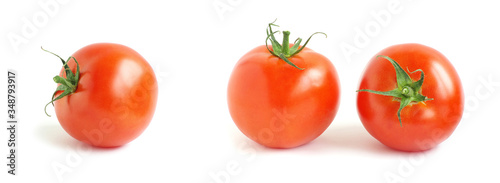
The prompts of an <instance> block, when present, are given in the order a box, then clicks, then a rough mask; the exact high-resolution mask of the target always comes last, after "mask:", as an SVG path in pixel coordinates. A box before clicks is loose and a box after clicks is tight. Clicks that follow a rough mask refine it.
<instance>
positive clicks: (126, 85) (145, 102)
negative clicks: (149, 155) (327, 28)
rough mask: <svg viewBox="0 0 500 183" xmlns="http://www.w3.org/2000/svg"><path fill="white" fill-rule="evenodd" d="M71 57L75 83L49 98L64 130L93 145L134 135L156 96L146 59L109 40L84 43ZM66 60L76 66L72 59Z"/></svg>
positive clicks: (147, 119)
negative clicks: (77, 77) (77, 76)
mask: <svg viewBox="0 0 500 183" xmlns="http://www.w3.org/2000/svg"><path fill="white" fill-rule="evenodd" d="M73 57H75V58H76V60H77V61H78V63H79V65H80V72H81V74H80V81H79V82H78V88H77V90H76V91H75V92H74V93H73V94H71V95H68V96H65V97H63V98H62V99H60V100H57V101H55V102H54V104H55V111H56V115H57V119H58V120H59V122H60V124H61V126H62V127H63V128H64V130H65V131H66V132H67V133H68V134H70V135H71V136H72V137H74V138H75V139H77V140H79V141H82V142H85V143H88V144H91V145H93V146H98V147H116V146H121V145H124V144H126V143H128V142H130V141H132V140H134V139H135V138H137V137H138V136H139V135H140V134H141V133H142V132H143V131H144V130H145V129H146V127H147V126H148V125H149V122H150V121H151V119H152V117H153V114H154V111H155V108H156V102H157V97H158V85H157V82H156V76H155V74H154V71H153V69H152V68H151V66H150V65H149V64H148V62H147V61H146V60H145V59H144V58H143V57H142V56H141V55H139V53H137V52H136V51H134V50H132V49H131V48H128V47H126V46H123V45H119V44H113V43H97V44H92V45H88V46H86V47H83V48H81V49H80V50H78V51H77V52H75V53H74V54H73ZM68 65H69V67H70V68H71V69H72V71H73V72H75V71H76V63H75V62H73V61H70V62H69V63H68ZM63 75H64V74H63V70H61V74H60V76H63ZM64 77H65V76H64Z"/></svg>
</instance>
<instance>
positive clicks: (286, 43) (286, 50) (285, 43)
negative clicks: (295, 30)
mask: <svg viewBox="0 0 500 183" xmlns="http://www.w3.org/2000/svg"><path fill="white" fill-rule="evenodd" d="M289 39H290V31H283V44H281V45H283V47H282V49H281V53H283V54H285V56H286V57H288V53H289V52H290V48H289V46H290V43H289V41H290V40H289Z"/></svg>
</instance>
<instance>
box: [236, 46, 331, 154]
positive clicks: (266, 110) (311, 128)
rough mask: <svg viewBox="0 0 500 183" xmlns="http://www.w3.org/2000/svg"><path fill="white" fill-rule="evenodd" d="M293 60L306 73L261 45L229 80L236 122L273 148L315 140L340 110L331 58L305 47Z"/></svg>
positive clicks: (294, 145) (254, 139) (242, 128)
mask: <svg viewBox="0 0 500 183" xmlns="http://www.w3.org/2000/svg"><path fill="white" fill-rule="evenodd" d="M269 49H272V48H271V46H269ZM289 60H290V61H291V62H293V63H294V64H296V65H297V66H299V67H301V68H305V70H299V69H297V68H294V67H292V66H291V65H289V64H287V63H286V62H285V61H283V60H281V59H279V58H278V57H276V56H273V55H271V54H270V53H269V51H268V50H267V49H266V46H264V45H263V46H259V47H256V48H255V49H253V50H251V51H250V52H248V53H247V54H245V55H244V56H243V57H242V58H241V59H240V60H239V61H238V63H237V64H236V66H235V67H234V69H233V72H232V74H231V77H230V80H229V85H228V98H227V99H228V107H229V112H230V114H231V117H232V119H233V121H234V123H235V124H236V126H237V127H238V128H239V129H240V131H241V132H243V134H245V135H246V136H247V137H249V138H250V139H252V140H253V141H255V142H257V143H259V144H261V145H264V146H267V147H271V148H292V147H296V146H300V145H303V144H306V143H308V142H310V141H312V140H314V139H315V138H317V137H318V136H319V135H321V134H322V133H323V132H324V131H325V130H326V128H328V126H329V125H330V123H331V122H332V120H333V119H334V117H335V115H336V113H337V109H338V105H339V97H340V86H339V80H338V76H337V71H336V70H335V68H334V66H333V65H332V63H331V62H330V61H329V60H328V59H327V58H326V57H324V56H322V55H321V54H319V53H316V52H314V51H312V50H311V49H308V48H304V50H302V52H300V53H298V54H297V55H295V56H293V57H290V58H289Z"/></svg>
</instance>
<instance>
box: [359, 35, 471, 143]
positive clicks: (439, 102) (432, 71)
mask: <svg viewBox="0 0 500 183" xmlns="http://www.w3.org/2000/svg"><path fill="white" fill-rule="evenodd" d="M378 55H385V56H388V57H390V58H392V59H393V60H395V61H396V62H398V63H399V65H401V67H402V68H403V69H405V70H409V71H414V70H417V69H422V70H423V72H424V74H425V78H424V82H423V85H422V89H421V94H422V95H424V96H427V97H428V98H433V100H429V101H426V102H425V103H417V104H413V105H412V104H410V105H408V106H406V107H405V108H403V110H402V111H401V121H402V125H400V123H399V120H398V117H397V115H396V113H397V111H398V109H399V105H400V103H399V102H398V101H395V100H393V97H390V96H382V95H377V94H373V93H368V92H358V95H357V108H358V114H359V117H360V119H361V122H362V123H363V125H364V127H365V128H366V130H367V131H368V132H369V133H370V134H371V135H372V136H373V137H375V138H376V139H377V140H379V141H380V142H381V143H383V144H385V145H386V146H388V147H391V148H394V149H397V150H402V151H424V150H428V149H431V148H433V147H435V146H437V145H438V144H440V143H441V142H443V141H444V140H446V139H447V138H448V137H449V136H450V135H451V134H452V133H453V131H454V130H455V128H456V127H457V125H458V123H459V122H460V119H461V118H462V113H463V109H464V94H463V89H462V84H461V81H460V78H459V76H458V74H457V72H456V71H455V68H454V67H453V66H452V64H451V63H450V62H449V61H448V59H446V57H445V56H444V55H443V54H441V53H439V52H438V51H437V50H435V49H433V48H430V47H427V46H424V45H420V44H413V43H412V44H400V45H394V46H391V47H388V48H386V49H384V50H382V51H380V52H379V53H377V54H376V55H375V56H374V57H373V58H372V59H371V60H370V62H369V63H368V65H367V67H366V69H365V71H364V74H363V76H362V78H361V82H360V86H359V89H371V90H376V91H389V90H392V89H394V88H396V87H397V83H396V73H395V70H394V67H393V66H392V65H391V63H390V62H389V61H387V60H385V59H384V58H377V56H378ZM409 75H410V77H411V78H412V80H414V81H417V80H418V79H419V78H420V73H419V72H415V73H409Z"/></svg>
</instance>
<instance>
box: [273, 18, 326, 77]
mask: <svg viewBox="0 0 500 183" xmlns="http://www.w3.org/2000/svg"><path fill="white" fill-rule="evenodd" d="M274 22H276V20H274ZM274 22H272V23H269V26H268V28H267V29H266V33H267V38H266V48H267V50H269V53H271V54H272V55H274V56H277V57H279V58H281V59H282V60H284V61H285V62H286V63H288V64H290V65H291V66H293V67H295V68H297V69H299V70H304V68H300V67H298V66H297V65H295V64H294V63H292V62H291V61H290V60H288V58H290V57H292V56H294V55H296V54H298V53H300V52H301V51H302V50H303V49H304V48H305V47H306V45H307V43H309V40H311V38H312V37H313V36H314V35H316V34H323V35H325V37H327V35H326V34H325V33H323V32H315V33H313V34H312V35H311V36H309V38H308V39H307V41H306V43H304V45H302V46H300V43H301V42H302V38H297V39H296V40H295V41H294V43H293V44H294V45H293V46H292V47H290V46H289V45H290V44H289V43H290V41H289V39H290V31H282V33H283V42H282V44H280V43H279V42H278V41H277V40H276V37H274V34H275V33H277V32H278V33H279V32H280V31H274V32H273V29H272V26H276V27H279V25H276V24H274ZM268 41H271V46H272V48H273V50H270V49H269V47H268V44H267V42H268ZM299 47H300V48H299Z"/></svg>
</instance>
